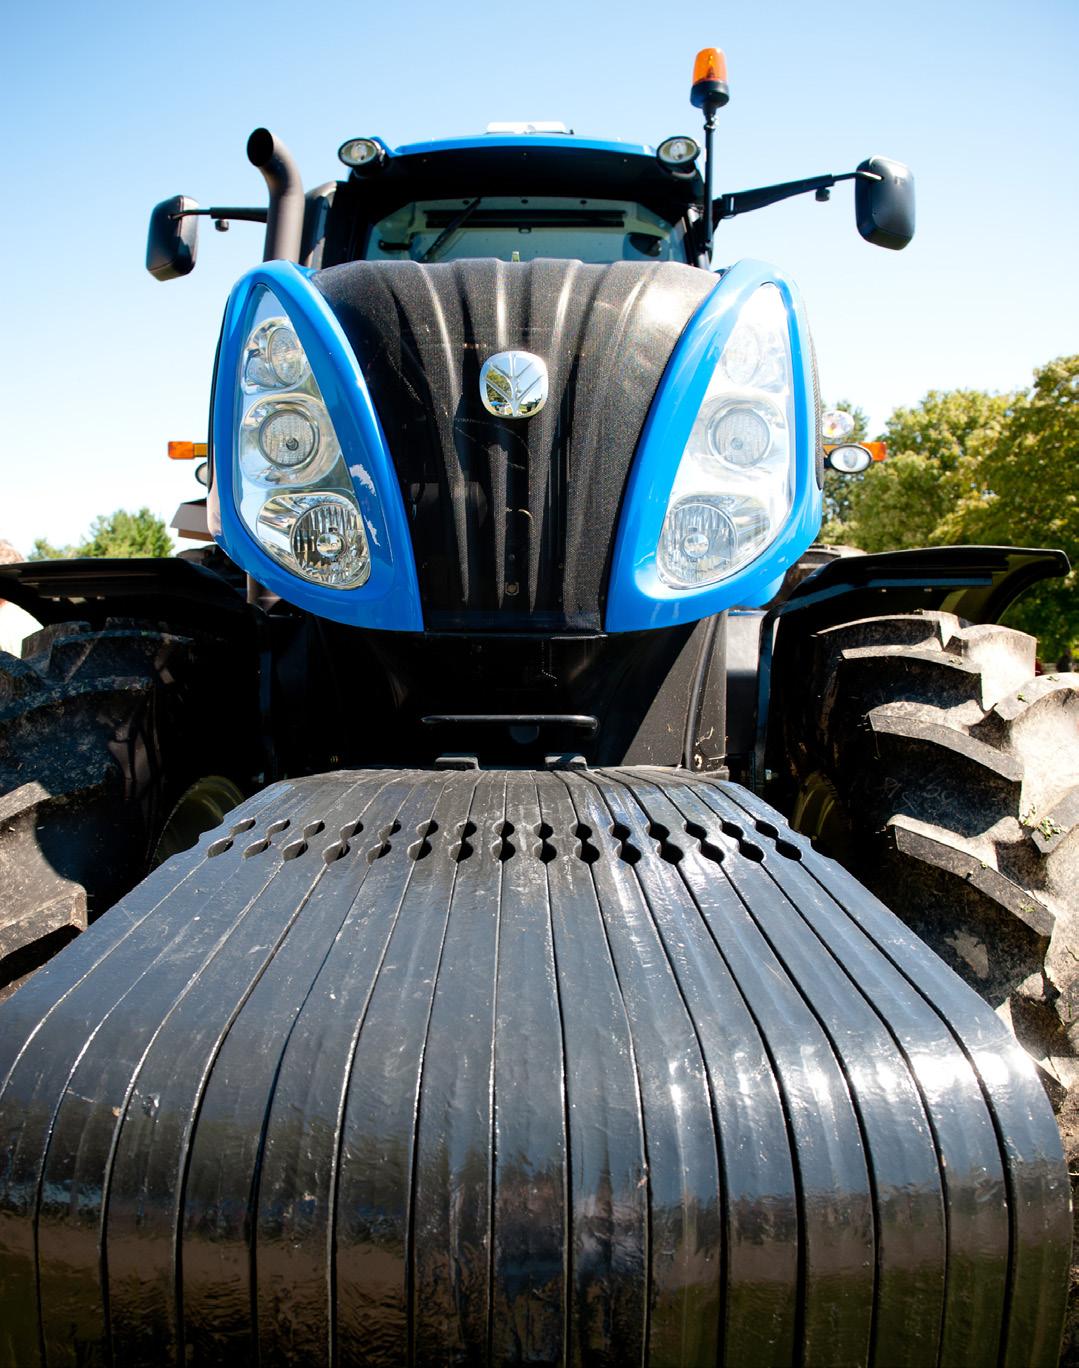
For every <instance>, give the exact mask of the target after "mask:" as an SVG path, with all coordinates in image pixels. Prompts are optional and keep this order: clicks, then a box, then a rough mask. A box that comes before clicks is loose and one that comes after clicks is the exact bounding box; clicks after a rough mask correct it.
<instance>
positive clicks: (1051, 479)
mask: <svg viewBox="0 0 1079 1368" xmlns="http://www.w3.org/2000/svg"><path fill="white" fill-rule="evenodd" d="M882 437H883V440H884V441H886V442H887V444H888V459H887V460H886V461H884V462H883V463H882V464H879V465H873V466H871V467H870V468H869V470H867V471H866V473H865V474H864V475H863V476H861V477H854V478H853V479H849V481H848V486H847V493H846V494H845V495H841V496H840V500H839V501H836V500H833V503H832V505H831V507H830V508H829V506H828V505H827V504H826V517H827V516H828V515H829V514H831V517H830V519H829V520H828V521H826V522H825V525H824V527H823V528H822V537H823V539H824V540H826V541H842V542H846V543H848V544H851V545H854V546H859V547H861V548H862V549H863V550H864V551H895V550H899V549H901V548H903V547H908V546H942V545H948V544H950V543H956V542H966V543H974V542H981V543H985V544H997V545H1006V546H1007V545H1018V546H1045V547H1059V548H1061V549H1062V550H1064V551H1066V552H1067V554H1068V556H1069V558H1070V559H1071V561H1072V564H1073V566H1079V356H1070V357H1061V358H1060V359H1058V360H1056V361H1051V362H1050V363H1049V364H1048V365H1047V366H1043V367H1042V368H1041V369H1040V370H1038V371H1036V372H1035V376H1034V388H1033V389H1032V390H1031V392H1030V393H1029V394H986V393H984V392H982V391H980V390H950V391H940V390H931V391H930V393H929V394H927V395H926V397H925V398H924V399H923V400H922V402H921V403H920V404H917V405H914V406H913V407H911V408H900V409H896V410H895V412H894V413H893V414H892V416H891V417H890V418H889V420H888V423H887V426H886V428H885V430H884V433H883V434H882ZM838 478H842V477H838ZM826 494H827V490H826ZM1077 589H1079V569H1076V570H1073V571H1072V573H1071V574H1070V575H1069V576H1068V577H1067V578H1066V579H1063V580H1060V579H1058V580H1050V581H1047V582H1046V583H1044V584H1042V585H1039V586H1037V587H1035V588H1034V589H1032V590H1031V591H1029V592H1028V593H1027V594H1025V595H1024V596H1023V598H1022V599H1021V600H1020V602H1019V603H1018V604H1017V605H1016V607H1015V608H1014V609H1013V610H1012V611H1011V612H1010V613H1009V615H1008V621H1009V623H1010V624H1011V625H1013V626H1015V627H1019V628H1021V629H1022V630H1023V631H1027V632H1031V633H1033V634H1034V635H1035V636H1037V637H1038V638H1039V640H1040V643H1041V645H1040V653H1041V655H1042V658H1043V659H1046V660H1054V659H1056V658H1057V657H1060V656H1064V655H1067V654H1069V653H1071V654H1074V655H1079V602H1077V595H1076V590H1077Z"/></svg>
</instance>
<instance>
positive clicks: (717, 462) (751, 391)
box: [656, 284, 795, 589]
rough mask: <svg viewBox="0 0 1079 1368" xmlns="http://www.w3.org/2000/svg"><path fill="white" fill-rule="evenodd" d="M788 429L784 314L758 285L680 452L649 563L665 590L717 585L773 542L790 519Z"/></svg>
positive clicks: (790, 391)
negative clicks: (652, 562) (653, 560)
mask: <svg viewBox="0 0 1079 1368" xmlns="http://www.w3.org/2000/svg"><path fill="white" fill-rule="evenodd" d="M794 425H795V423H794V383H793V373H792V365H791V350H790V335H789V332H788V325H787V310H786V306H785V305H784V303H783V298H782V295H781V294H780V292H779V290H778V288H777V287H776V286H775V285H771V284H765V285H761V286H759V287H758V289H757V290H756V291H755V292H754V293H753V294H752V295H751V296H750V298H749V300H748V302H747V303H746V304H745V305H744V306H743V308H742V311H741V313H740V314H739V316H738V321H737V322H736V323H735V325H734V328H733V330H732V331H731V334H730V336H729V337H728V339H727V342H726V345H725V346H724V348H723V351H722V353H721V354H720V357H719V361H718V363H717V365H716V367H715V369H714V371H713V373H712V377H711V380H710V381H709V384H708V388H707V391H706V392H705V396H704V400H703V402H702V403H701V406H700V409H699V411H698V413H697V418H696V421H695V422H694V424H693V428H692V430H691V432H690V434H689V439H688V441H687V442H686V445H685V449H684V450H683V452H682V456H681V461H680V463H679V467H678V474H677V475H676V477H675V481H674V487H673V489H672V491H671V496H670V499H669V501H668V504H667V512H666V515H665V517H664V520H663V529H662V532H661V533H660V539H659V546H658V547H657V555H656V566H657V569H658V571H659V575H660V578H661V579H662V580H663V581H664V582H665V583H666V584H669V585H670V586H671V587H672V588H675V589H698V588H701V587H702V586H705V585H709V584H716V583H718V582H719V581H721V580H723V579H726V578H727V577H729V576H731V575H733V574H735V573H736V572H737V571H738V570H740V569H741V568H742V567H743V566H745V565H748V563H749V562H750V561H751V560H753V559H754V558H755V557H757V556H759V555H760V554H761V552H762V551H764V550H765V548H766V547H767V546H769V545H770V544H771V542H773V541H774V540H775V538H776V537H777V536H778V535H779V533H780V531H781V530H782V528H783V525H784V520H785V519H786V518H787V515H788V514H789V513H790V511H791V503H792V498H793V490H794V469H793V459H792V456H793V439H792V434H793V432H794Z"/></svg>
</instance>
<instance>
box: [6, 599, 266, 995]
mask: <svg viewBox="0 0 1079 1368" xmlns="http://www.w3.org/2000/svg"><path fill="white" fill-rule="evenodd" d="M213 659H214V656H213V647H212V645H210V644H208V643H205V642H203V643H199V642H196V641H195V640H193V639H192V638H191V637H190V636H181V635H178V634H175V633H172V632H169V631H167V630H162V629H160V628H158V627H157V626H150V625H147V624H144V623H138V622H129V621H123V620H115V619H114V620H110V621H108V622H107V623H106V624H105V626H104V628H102V629H96V630H95V629H91V628H90V627H89V626H88V625H87V624H86V623H77V622H75V623H63V624H60V625H58V626H52V627H47V628H45V629H44V630H43V631H41V632H38V633H35V634H34V635H33V636H31V637H28V638H27V640H26V641H25V643H24V645H23V659H22V660H17V659H16V658H15V657H13V656H10V655H7V654H4V653H0V887H2V888H3V890H4V897H3V900H2V903H0V997H4V996H7V995H9V994H10V993H11V992H13V991H14V990H15V988H17V987H18V985H19V984H20V983H21V982H22V981H23V980H24V979H25V978H26V977H27V976H28V975H29V974H30V973H32V972H33V971H34V970H35V969H37V968H38V967H39V966H40V965H41V964H43V963H44V962H45V961H46V960H47V959H48V958H49V957H50V956H51V955H52V954H54V953H55V952H56V951H57V950H58V949H60V948H61V947H62V946H63V945H64V944H65V943H66V942H67V941H69V940H71V939H72V938H73V937H74V936H75V935H77V934H78V932H79V931H80V930H82V929H83V928H84V927H85V926H86V925H87V923H88V922H89V921H92V920H93V919H94V918H95V917H96V916H98V915H100V913H102V912H103V911H105V910H106V909H107V908H108V907H110V906H111V905H112V904H113V903H114V902H115V901H116V900H117V899H118V898H120V897H121V896H122V895H123V894H124V893H126V892H127V891H128V889H130V888H131V887H132V886H133V885H134V884H135V883H137V882H138V880H139V879H140V878H142V877H143V875H144V874H145V873H146V872H147V870H148V869H149V868H150V866H151V864H152V863H154V862H155V854H157V853H158V852H160V854H159V858H164V856H165V855H167V854H169V853H172V851H173V850H176V849H182V848H184V843H186V844H191V843H193V841H194V839H195V837H197V835H198V834H199V830H204V829H206V828H205V827H201V826H200V825H199V823H200V821H201V820H203V818H204V817H205V816H206V815H207V814H208V820H207V821H206V825H207V826H211V825H214V822H215V820H216V819H218V818H219V816H220V814H221V808H222V805H223V804H224V803H226V802H228V804H229V806H232V805H233V804H234V802H236V801H239V800H240V799H241V798H242V796H243V791H242V787H243V784H244V778H245V773H246V772H247V771H248V770H249V768H250V756H249V754H246V753H245V748H244V746H243V745H242V744H241V743H239V742H238V741H237V740H236V739H235V737H238V736H241V735H242V734H243V728H242V727H240V726H236V727H235V729H234V732H235V734H234V736H230V737H229V738H228V740H227V741H226V740H225V739H224V737H223V734H222V732H221V729H220V728H219V726H217V725H216V724H215V723H214V720H213V719H214V717H215V716H218V715H220V713H221V712H223V711H225V710H226V705H225V704H224V700H218V702H219V704H220V707H218V708H217V709H216V710H215V711H211V709H212V708H213V701H212V697H211V680H212V678H213V675H214V671H213V669H212V668H211V663H212V661H213ZM222 673H223V674H224V673H226V672H224V671H222ZM222 769H224V771H225V772H224V774H220V773H219V772H220V771H221V770H222ZM208 773H211V774H213V775H214V776H216V777H217V779H218V780H219V782H218V783H217V784H216V785H210V786H208V785H207V783H206V778H205V776H206V775H207V774H208ZM200 781H201V789H199V785H200ZM193 785H194V786H195V787H196V790H197V791H198V799H199V801H198V802H196V803H194V804H193V803H192V802H190V801H188V802H186V803H185V802H184V799H185V797H187V796H188V795H189V792H190V790H191V788H192V786H193ZM230 800H231V801H230ZM174 814H179V815H180V817H181V818H182V820H181V821H179V822H177V821H176V820H172V819H173V817H174Z"/></svg>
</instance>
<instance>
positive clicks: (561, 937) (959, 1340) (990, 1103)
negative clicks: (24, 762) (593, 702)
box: [0, 770, 1070, 1368]
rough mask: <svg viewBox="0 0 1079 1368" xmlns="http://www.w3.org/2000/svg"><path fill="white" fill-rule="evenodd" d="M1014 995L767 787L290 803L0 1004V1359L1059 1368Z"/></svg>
mask: <svg viewBox="0 0 1079 1368" xmlns="http://www.w3.org/2000/svg"><path fill="white" fill-rule="evenodd" d="M1069 1248H1070V1220H1069V1204H1068V1182H1067V1175H1066V1172H1065V1169H1064V1165H1063V1161H1062V1156H1061V1148H1060V1142H1059V1139H1058V1137H1057V1132H1056V1127H1055V1125H1054V1122H1053V1117H1052V1113H1051V1111H1050V1108H1049V1105H1048V1103H1047V1101H1046V1099H1045V1097H1044V1095H1043V1093H1042V1091H1041V1088H1040V1086H1039V1084H1038V1083H1037V1081H1036V1079H1035V1077H1034V1073H1033V1069H1032V1067H1031V1065H1030V1063H1029V1061H1028V1060H1027V1058H1026V1056H1025V1055H1024V1054H1023V1052H1022V1050H1021V1049H1020V1048H1019V1046H1018V1045H1017V1044H1016V1042H1015V1040H1014V1039H1013V1038H1012V1037H1011V1035H1010V1034H1009V1033H1008V1032H1007V1031H1006V1029H1005V1028H1004V1026H1003V1025H1002V1024H1001V1023H1000V1022H999V1021H998V1019H997V1018H996V1017H995V1015H994V1014H993V1013H992V1012H991V1011H990V1010H989V1008H988V1007H987V1006H986V1005H985V1004H984V1003H982V1002H981V1000H980V999H979V998H978V997H977V996H976V995H975V994H974V993H973V992H972V991H971V990H970V989H969V988H968V987H967V986H966V985H965V984H963V983H962V982H961V981H960V980H959V979H958V978H957V977H956V976H955V975H954V974H953V973H952V972H951V971H950V970H949V969H948V968H947V967H946V966H945V965H944V964H943V963H942V962H941V961H940V960H939V959H937V958H936V957H935V956H934V955H933V954H932V952H931V951H929V950H928V949H927V948H926V947H925V946H924V945H923V944H922V942H920V941H919V940H918V939H917V938H916V937H915V936H914V935H912V933H911V932H910V931H908V930H907V929H906V927H904V926H903V925H902V923H901V922H899V921H898V920H897V919H896V918H895V917H894V916H892V915H891V913H889V912H887V911H886V910H885V909H884V908H883V907H882V906H881V904H880V903H878V902H877V901H876V900H875V899H874V898H873V897H872V896H871V895H869V894H868V893H867V892H866V891H865V890H864V889H863V888H862V887H861V886H860V885H859V884H858V883H856V882H855V881H854V880H853V879H851V878H850V877H849V876H848V875H847V874H845V873H844V872H843V871H842V870H840V869H839V868H838V866H836V865H834V864H833V863H831V862H830V861H828V860H825V859H823V858H821V857H819V856H818V855H816V854H815V853H814V852H813V851H812V849H811V848H810V847H809V845H808V844H807V843H806V842H805V841H804V840H803V839H802V838H801V837H798V836H794V835H792V834H791V833H790V832H789V831H788V830H787V828H786V827H785V825H784V823H783V821H782V819H781V818H780V817H779V816H778V815H777V814H776V813H775V812H773V811H772V810H771V809H770V808H768V807H767V806H765V805H764V804H763V803H762V802H761V801H760V800H759V799H757V798H755V797H754V796H753V795H751V794H750V793H748V792H746V791H745V790H743V789H740V788H737V787H736V786H733V785H731V784H726V783H722V782H719V781H713V780H707V779H703V778H700V777H695V776H692V775H690V774H688V773H684V772H681V771H672V770H616V771H587V770H583V771H563V772H544V773H528V772H521V771H507V772H495V771H486V772H479V771H439V772H421V771H403V772H402V771H393V770H385V771H354V772H338V773H334V774H330V775H322V776H317V777H313V778H306V779H301V780H296V781H288V782H284V783H280V784H276V785H274V786H273V787H271V788H269V789H266V790H264V791H263V792H262V793H260V794H259V795H257V796H256V797H255V798H252V799H250V800H249V801H248V802H247V803H245V804H243V805H242V806H241V807H240V808H237V809H236V810H235V811H234V812H233V813H232V814H230V817H229V820H228V823H227V825H226V826H225V827H223V828H220V829H219V830H217V831H216V832H211V833H209V834H208V835H207V836H205V837H204V838H203V839H202V840H201V842H200V844H199V846H198V847H197V848H196V849H195V850H192V851H189V852H187V853H185V854H182V855H178V856H175V857H173V858H172V859H170V860H169V861H168V862H167V863H166V864H165V865H163V866H162V867H161V868H159V869H158V870H156V871H155V872H154V873H153V874H151V875H150V877H149V878H148V879H146V880H145V881H144V882H143V883H142V884H140V885H139V886H138V887H137V888H136V889H135V890H134V891H133V892H132V893H130V894H129V895H128V896H127V897H126V898H125V899H124V900H123V901H122V902H120V903H119V904H118V905H117V906H116V907H115V908H114V909H112V910H111V911H110V912H108V913H106V914H105V916H104V917H102V918H101V919H100V920H99V921H98V922H96V923H95V924H94V925H93V926H92V927H90V929H89V930H88V931H86V932H84V933H83V935H82V936H80V937H79V939H78V940H77V941H75V942H74V943H73V944H72V945H71V946H70V947H68V948H67V949H66V950H64V951H63V952H62V953H61V954H60V955H59V956H57V957H56V958H55V959H54V960H53V961H52V962H51V963H50V964H49V966H48V967H46V968H45V969H44V970H42V971H41V972H40V973H39V974H38V975H36V976H35V977H34V978H33V979H31V980H30V981H29V983H27V985H26V986H25V987H23V988H22V989H21V990H20V991H19V992H18V993H16V994H15V995H14V996H13V997H12V998H11V999H10V1001H8V1002H7V1003H4V1004H3V1005H2V1007H0V1296H2V1303H3V1314H2V1316H0V1361H2V1362H3V1363H4V1364H5V1365H18V1366H19V1368H25V1365H31V1364H37V1363H45V1362H47V1363H48V1364H49V1365H50V1368H52V1366H53V1365H61V1364H75V1363H80V1364H84V1363H103V1364H104V1363H115V1364H123V1365H138V1364H165V1363H168V1364H183V1365H190V1364H218V1363H221V1364H223V1363H226V1362H227V1363H253V1362H256V1361H257V1362H259V1363H262V1364H285V1363H289V1364H305V1365H306V1364H319V1363H335V1364H336V1363H341V1364H350V1363H355V1364H361V1363H363V1364H377V1365H391V1364H393V1365H396V1364H400V1363H404V1362H412V1363H440V1364H441V1363H468V1364H473V1363H499V1364H500V1363H511V1362H529V1363H550V1364H554V1363H567V1362H581V1363H585V1362H587V1363H607V1364H620V1365H621V1364H630V1363H654V1364H671V1363H676V1364H686V1365H696V1364H706V1363H707V1364H714V1363H717V1362H724V1363H728V1364H732V1365H772V1364H783V1363H788V1362H790V1363H794V1362H798V1363H805V1364H808V1365H812V1364H821V1365H838V1364H843V1365H848V1364H867V1363H873V1364H879V1365H889V1368H890V1366H891V1365H899V1364H910V1365H917V1368H924V1365H928V1364H933V1363H945V1364H958V1363H964V1364H985V1365H990V1364H993V1365H996V1364H998V1363H1001V1364H1010V1365H1015V1366H1016V1368H1018V1365H1024V1368H1026V1366H1027V1365H1041V1364H1044V1365H1049V1364H1052V1363H1054V1362H1055V1360H1056V1355H1057V1351H1058V1346H1059V1338H1060V1328H1061V1321H1062V1316H1063V1308H1064V1296H1065V1291H1066V1282H1067V1269H1068V1259H1069Z"/></svg>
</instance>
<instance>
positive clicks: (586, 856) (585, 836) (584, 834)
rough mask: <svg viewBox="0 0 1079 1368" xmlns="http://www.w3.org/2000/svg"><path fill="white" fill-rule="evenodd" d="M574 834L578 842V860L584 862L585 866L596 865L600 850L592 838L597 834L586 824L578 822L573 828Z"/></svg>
mask: <svg viewBox="0 0 1079 1368" xmlns="http://www.w3.org/2000/svg"><path fill="white" fill-rule="evenodd" d="M573 834H574V836H576V838H577V841H578V846H577V858H578V859H579V860H583V861H584V862H585V864H589V865H590V864H595V863H596V861H597V860H598V859H599V850H598V849H597V848H596V846H594V845H593V844H592V837H593V836H594V835H595V832H594V831H593V830H592V828H591V827H590V826H587V825H586V824H585V823H584V822H578V823H577V825H576V826H575V827H574V828H573Z"/></svg>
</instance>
